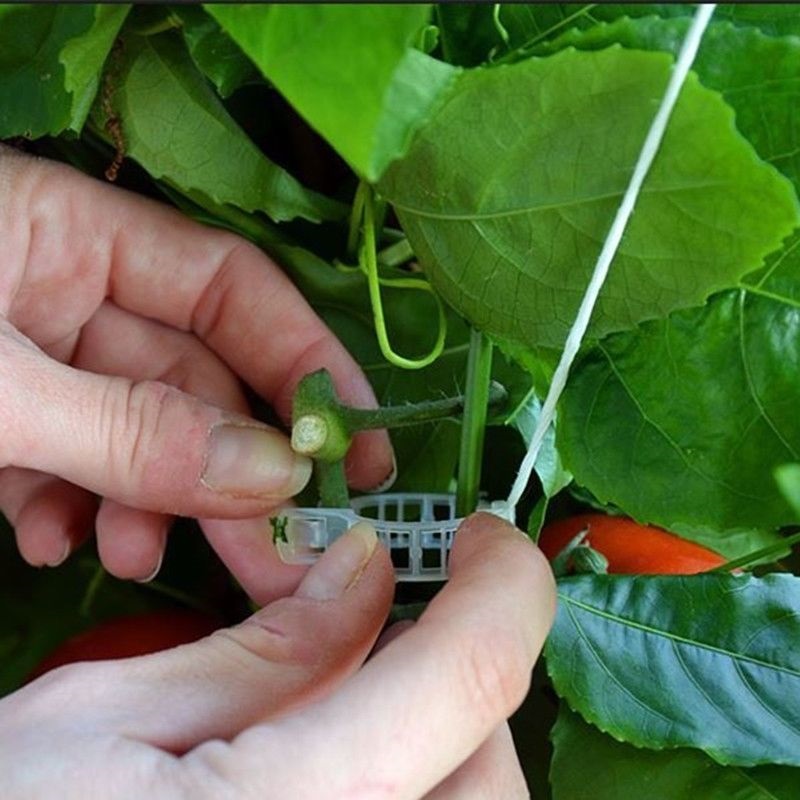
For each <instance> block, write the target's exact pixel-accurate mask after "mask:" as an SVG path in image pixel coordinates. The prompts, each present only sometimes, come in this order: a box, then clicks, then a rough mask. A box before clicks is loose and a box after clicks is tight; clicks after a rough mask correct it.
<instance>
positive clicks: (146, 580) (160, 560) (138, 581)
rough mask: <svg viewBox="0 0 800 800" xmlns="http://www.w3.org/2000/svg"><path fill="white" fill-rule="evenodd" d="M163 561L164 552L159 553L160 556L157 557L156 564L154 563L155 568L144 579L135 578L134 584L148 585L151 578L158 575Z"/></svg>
mask: <svg viewBox="0 0 800 800" xmlns="http://www.w3.org/2000/svg"><path fill="white" fill-rule="evenodd" d="M163 561H164V551H163V550H162V551H161V555H159V557H158V562H157V563H156V568H155V569H154V570H153V571H152V572H151V573H150V574H149V575H148V576H147V577H146V578H136V583H150V581H152V580H153V578H155V577H156V575H158V573H159V571H160V569H161V563H162V562H163Z"/></svg>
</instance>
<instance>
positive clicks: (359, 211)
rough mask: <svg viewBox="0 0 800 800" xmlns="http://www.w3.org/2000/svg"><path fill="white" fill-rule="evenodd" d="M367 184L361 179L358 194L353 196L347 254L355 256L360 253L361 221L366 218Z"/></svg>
mask: <svg viewBox="0 0 800 800" xmlns="http://www.w3.org/2000/svg"><path fill="white" fill-rule="evenodd" d="M366 189H367V184H366V183H364V182H363V181H361V182H360V183H359V184H358V188H357V189H356V196H355V197H354V198H353V206H352V208H351V210H350V226H349V228H348V232H347V256H348V258H351V259H353V258H355V257H356V256H357V255H358V240H359V238H360V232H361V221H362V220H363V219H364V195H365V193H366Z"/></svg>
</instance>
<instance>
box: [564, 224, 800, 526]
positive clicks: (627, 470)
mask: <svg viewBox="0 0 800 800" xmlns="http://www.w3.org/2000/svg"><path fill="white" fill-rule="evenodd" d="M798 308H800V236H796V237H795V238H794V239H793V240H792V242H791V244H790V246H788V247H787V249H786V251H785V253H782V254H780V255H779V256H777V257H774V258H773V259H772V260H771V262H770V266H769V268H768V270H767V271H765V272H764V273H763V274H762V275H761V276H760V277H759V278H758V280H757V281H755V282H754V283H753V284H743V285H742V286H741V288H739V289H737V290H733V291H729V292H723V293H722V294H720V295H717V296H716V297H714V298H712V299H711V300H710V301H709V303H708V305H707V306H705V307H704V308H702V309H691V310H688V311H681V312H678V313H675V314H673V315H671V316H670V317H669V318H668V319H666V320H661V321H658V322H650V323H647V324H645V325H642V326H641V327H640V328H639V329H638V330H637V331H635V332H632V333H625V334H617V335H614V336H611V337H608V339H606V340H604V341H603V342H601V343H600V344H599V345H597V347H595V348H593V349H592V350H591V351H590V352H588V353H587V354H586V355H585V356H584V357H583V358H582V359H581V360H580V361H579V362H578V363H577V364H576V367H575V369H574V371H573V375H572V378H571V379H570V381H569V384H568V385H567V389H566V391H565V393H564V396H563V398H562V402H561V407H560V424H559V428H558V447H559V451H560V452H561V454H562V457H563V459H564V462H565V464H566V466H567V467H568V468H569V469H570V470H571V471H572V473H573V474H574V475H575V478H576V480H577V481H578V482H579V483H580V484H582V485H584V486H586V487H587V488H588V489H589V490H590V491H591V492H592V493H593V494H594V495H595V496H597V497H598V498H599V499H600V500H601V501H602V502H612V503H614V504H615V505H617V506H619V507H621V508H622V509H624V510H625V512H626V513H628V514H630V515H632V516H633V517H635V518H636V519H638V520H640V521H646V522H651V523H657V524H659V525H662V526H664V527H666V528H668V529H669V530H676V531H682V530H683V529H685V528H687V527H691V526H698V525H701V526H707V527H709V528H711V529H715V530H717V531H718V532H722V531H725V530H726V529H734V528H743V527H753V528H762V529H763V528H773V527H778V526H781V525H785V524H790V523H793V522H795V521H796V515H795V514H794V513H793V512H792V510H791V509H790V508H789V506H788V504H787V502H786V500H785V498H784V497H783V496H782V495H781V493H780V492H779V491H778V488H777V486H776V484H775V482H774V480H773V477H772V473H773V470H774V469H775V468H776V467H778V466H780V465H781V464H785V463H787V462H792V461H798V460H800V415H798V413H797V407H798V405H797V402H798V401H797V398H798V397H800V315H798ZM720 535H722V534H721V533H720Z"/></svg>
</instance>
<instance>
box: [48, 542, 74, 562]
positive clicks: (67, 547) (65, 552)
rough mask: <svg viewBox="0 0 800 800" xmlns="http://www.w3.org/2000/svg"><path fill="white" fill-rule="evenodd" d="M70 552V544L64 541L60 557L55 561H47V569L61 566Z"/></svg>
mask: <svg viewBox="0 0 800 800" xmlns="http://www.w3.org/2000/svg"><path fill="white" fill-rule="evenodd" d="M70 550H71V547H70V543H69V541H66V542H65V543H64V549H63V551H62V552H61V555H60V556H59V557H58V558H56V559H55V560H53V561H48V562H47V566H48V567H58V566H60V565H61V564H63V563H64V562H65V561H66V560H67V557H68V556H69V554H70Z"/></svg>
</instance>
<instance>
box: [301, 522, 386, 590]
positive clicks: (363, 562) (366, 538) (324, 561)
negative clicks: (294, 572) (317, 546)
mask: <svg viewBox="0 0 800 800" xmlns="http://www.w3.org/2000/svg"><path fill="white" fill-rule="evenodd" d="M377 543H378V537H377V535H376V533H375V528H373V527H372V525H370V524H369V523H368V522H359V523H357V524H356V525H354V526H353V527H352V528H350V530H349V531H348V532H347V533H345V534H344V535H343V536H340V537H339V538H338V539H337V540H336V541H335V542H334V543H333V544H332V545H331V546H330V548H329V549H328V551H327V552H326V553H325V555H323V556H322V558H321V559H320V560H319V561H318V562H317V563H316V564H314V566H313V567H312V568H311V569H310V570H309V571H308V572H307V573H306V576H305V578H303V582H302V583H301V584H300V586H299V587H298V588H297V591H296V592H295V595H296V596H297V597H308V598H311V599H312V600H335V599H336V598H338V597H341V596H342V595H343V594H344V593H345V592H346V591H347V590H348V589H349V588H350V587H351V586H353V584H355V583H356V581H357V580H358V578H359V577H360V575H361V573H362V572H363V571H364V568H365V567H366V566H367V563H368V562H369V560H370V558H371V557H372V554H373V553H374V552H375V545H377Z"/></svg>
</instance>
